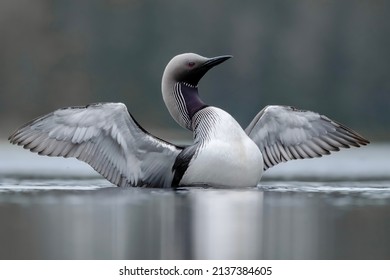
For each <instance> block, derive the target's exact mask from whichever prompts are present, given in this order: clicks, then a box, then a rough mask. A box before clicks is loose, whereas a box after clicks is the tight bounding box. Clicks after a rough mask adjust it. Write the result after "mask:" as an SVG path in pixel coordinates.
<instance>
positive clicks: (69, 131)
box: [9, 103, 182, 187]
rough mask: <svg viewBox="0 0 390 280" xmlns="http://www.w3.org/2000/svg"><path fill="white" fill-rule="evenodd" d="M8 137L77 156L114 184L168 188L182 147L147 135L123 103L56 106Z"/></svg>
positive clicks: (39, 149) (42, 150)
mask: <svg viewBox="0 0 390 280" xmlns="http://www.w3.org/2000/svg"><path fill="white" fill-rule="evenodd" d="M9 140H10V141H11V143H13V144H18V145H21V146H23V147H24V148H26V149H29V150H30V151H32V152H36V153H38V154H40V155H47V156H62V157H75V158H77V159H79V160H82V161H84V162H86V163H88V164H89V165H91V166H92V167H93V168H94V169H95V170H96V171H97V172H99V173H100V174H101V175H103V176H104V177H105V178H106V179H107V180H109V181H110V182H112V183H113V184H115V185H118V186H148V187H170V186H171V182H172V178H173V174H172V166H173V164H174V162H175V159H176V156H177V155H178V154H179V153H180V151H181V150H182V148H180V147H177V146H175V145H172V144H170V143H168V142H165V141H163V140H160V139H158V138H156V137H154V136H152V135H151V134H149V133H147V132H146V131H145V130H144V129H142V128H141V127H140V126H139V125H138V123H137V122H136V121H135V120H134V119H133V118H132V117H131V116H130V114H129V113H128V111H127V108H126V106H125V105H124V104H122V103H100V104H91V105H88V106H86V107H69V108H63V109H59V110H56V111H54V112H52V113H50V114H47V115H45V116H42V117H39V118H37V119H35V120H33V121H31V122H29V123H27V124H25V125H24V126H22V127H21V128H19V129H18V130H17V131H15V132H14V134H12V135H11V136H10V137H9Z"/></svg>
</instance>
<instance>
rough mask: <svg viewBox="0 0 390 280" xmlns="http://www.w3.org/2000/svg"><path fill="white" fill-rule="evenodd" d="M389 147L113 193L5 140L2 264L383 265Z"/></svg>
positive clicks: (0, 158)
mask: <svg viewBox="0 0 390 280" xmlns="http://www.w3.org/2000/svg"><path fill="white" fill-rule="evenodd" d="M388 155H390V146H389V145H370V146H368V147H365V148H363V149H351V150H348V151H346V152H342V153H338V154H335V155H333V156H330V157H324V158H321V159H318V160H317V159H316V160H304V161H294V162H291V163H288V164H281V165H279V166H277V167H275V168H272V169H270V170H269V172H267V174H266V175H265V176H264V178H263V181H262V182H261V183H260V184H259V186H258V187H256V188H248V189H211V188H209V189H204V188H184V189H181V190H177V191H173V190H155V189H140V188H117V187H114V186H113V185H111V184H110V183H109V182H107V181H106V180H104V179H102V178H101V177H100V176H99V175H97V174H96V173H95V172H94V171H93V170H92V169H91V168H89V167H88V166H87V165H85V164H83V163H79V162H78V161H75V160H68V159H58V158H48V157H39V156H37V155H34V154H32V153H29V152H27V151H24V150H23V149H21V148H20V147H14V146H10V145H0V258H1V259H390V238H389V236H390V160H389V159H388V158H387V157H388Z"/></svg>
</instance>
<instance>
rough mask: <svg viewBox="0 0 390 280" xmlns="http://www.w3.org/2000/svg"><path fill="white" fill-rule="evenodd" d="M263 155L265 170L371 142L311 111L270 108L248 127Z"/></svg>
mask: <svg viewBox="0 0 390 280" xmlns="http://www.w3.org/2000/svg"><path fill="white" fill-rule="evenodd" d="M245 131H246V133H247V134H248V136H249V137H250V138H251V139H252V140H253V141H254V142H255V143H256V144H257V146H258V147H259V149H260V151H261V152H262V154H263V159H264V169H268V168H270V167H272V166H274V165H276V164H278V163H280V162H284V161H288V160H293V159H304V158H314V157H321V156H323V155H328V154H330V152H333V151H339V150H340V148H349V147H351V146H354V147H360V146H362V145H367V144H368V143H369V141H368V140H367V139H365V138H364V137H362V136H360V135H359V134H358V133H356V132H355V131H353V130H352V129H350V128H348V127H346V126H344V125H342V124H340V123H338V122H336V121H333V120H331V119H329V118H328V117H326V116H323V115H320V114H318V113H315V112H311V111H303V110H298V109H296V108H293V107H287V106H267V107H265V108H264V109H263V110H261V111H260V112H259V113H258V114H257V115H256V117H255V118H254V119H253V120H252V122H251V123H250V124H249V126H248V127H247V128H246V130H245Z"/></svg>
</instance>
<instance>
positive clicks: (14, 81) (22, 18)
mask: <svg viewBox="0 0 390 280" xmlns="http://www.w3.org/2000/svg"><path fill="white" fill-rule="evenodd" d="M389 11H390V2H389V1H384V0H382V1H381V0H372V1H336V0H329V1H311V0H299V1H258V0H256V1H233V0H224V1H222V0H219V1H200V0H199V1H172V0H169V1H149V0H143V1H140V0H85V1H78V0H68V1H63V0H35V1H29V0H2V1H0V38H1V43H0V119H1V121H0V137H2V138H1V139H3V140H5V139H6V137H7V136H8V135H9V134H10V133H11V132H12V131H13V130H14V129H15V128H16V127H18V126H20V125H21V124H23V123H25V122H26V121H28V120H30V119H31V118H34V117H36V116H38V115H42V114H46V113H48V112H50V111H52V110H55V109H57V108H59V107H67V106H72V105H84V104H88V103H92V102H103V101H114V102H123V103H125V104H126V105H127V107H128V109H129V111H130V112H131V113H132V114H133V116H134V117H135V118H136V119H137V120H138V121H139V122H140V123H141V124H142V125H143V126H144V127H145V128H146V129H148V130H149V131H151V132H153V133H155V134H157V135H159V136H161V135H162V134H164V132H163V131H164V130H172V129H173V130H176V129H177V130H179V131H182V130H181V128H180V127H178V126H177V125H176V124H175V123H174V121H173V120H172V119H171V117H170V115H169V114H168V112H167V110H166V108H165V106H164V104H163V101H162V98H161V93H160V81H161V76H162V72H163V70H164V67H165V65H166V64H167V62H168V61H169V60H170V59H171V58H172V57H173V56H174V55H176V54H179V53H183V52H196V53H199V54H202V55H204V56H217V55H223V54H231V55H233V56H234V58H233V59H232V60H229V61H228V62H227V63H225V64H223V65H221V66H219V67H218V68H217V69H214V70H213V71H212V72H210V73H209V74H208V75H206V77H205V78H204V80H202V82H201V84H200V90H201V95H202V97H203V99H204V100H205V101H206V102H207V103H209V104H213V105H215V106H218V107H221V108H223V109H225V110H226V111H228V112H230V113H231V114H232V115H233V116H234V117H235V118H236V119H237V120H238V121H239V122H240V123H241V124H242V125H243V126H244V127H246V125H247V124H248V123H249V122H250V121H251V119H252V118H253V117H254V115H255V114H256V113H257V112H258V111H259V110H260V109H262V108H263V107H264V106H265V105H267V104H285V105H293V106H296V107H299V108H301V109H310V110H313V111H319V112H321V113H323V114H325V115H327V116H329V117H332V118H334V119H336V120H338V121H340V122H342V123H345V124H347V125H348V126H351V127H352V128H353V129H355V130H357V131H359V132H360V133H362V134H363V135H364V136H366V137H367V138H369V139H370V140H374V141H385V140H389V139H390V131H389V129H388V124H389V123H390V114H389V113H388V110H389V109H390V20H389V16H388V15H389ZM183 133H187V132H183ZM185 136H188V137H191V134H189V133H188V134H185Z"/></svg>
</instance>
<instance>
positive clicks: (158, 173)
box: [9, 53, 369, 188]
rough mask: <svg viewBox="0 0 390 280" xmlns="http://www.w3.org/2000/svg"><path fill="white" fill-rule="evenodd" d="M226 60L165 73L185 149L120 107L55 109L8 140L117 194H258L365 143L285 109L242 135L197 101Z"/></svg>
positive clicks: (327, 122)
mask: <svg viewBox="0 0 390 280" xmlns="http://www.w3.org/2000/svg"><path fill="white" fill-rule="evenodd" d="M231 57H232V56H230V55H224V56H217V57H213V58H207V57H203V56H200V55H198V54H194V53H185V54H180V55H177V56H175V57H174V58H172V59H171V61H170V62H169V63H168V65H167V66H166V68H165V70H164V73H163V76H162V83H161V90H162V96H163V100H164V102H165V105H166V107H167V108H168V111H169V113H170V114H171V116H172V117H173V119H174V120H175V121H176V122H177V123H178V124H179V125H180V126H182V127H184V128H186V129H188V130H190V131H192V132H193V140H194V141H193V144H191V145H188V146H179V145H174V144H172V143H169V142H167V141H164V140H162V139H160V138H158V137H155V136H154V135H152V134H150V133H149V132H147V131H146V130H145V129H144V128H142V127H141V126H140V125H139V124H138V123H137V121H136V120H135V119H134V118H133V116H132V115H131V114H130V113H129V112H128V110H127V108H126V106H125V105H124V104H122V103H95V104H90V105H87V106H83V107H81V106H80V107H67V108H62V109H58V110H56V111H54V112H52V113H49V114H47V115H44V116H41V117H38V118H36V119H34V120H32V121H30V122H28V123H26V124H25V125H23V126H22V127H21V128H19V129H18V130H16V131H15V132H14V133H13V134H12V135H11V136H10V137H9V141H10V142H11V143H12V144H17V145H21V146H23V147H24V148H25V149H29V150H30V151H32V152H35V153H38V154H39V155H46V156H56V157H65V158H67V157H74V158H77V159H79V160H81V161H83V162H86V163H88V164H89V165H90V166H91V167H92V168H94V169H95V170H96V171H97V172H98V173H100V174H101V175H102V176H104V177H105V178H106V179H107V180H108V181H110V182H111V183H113V184H114V185H117V186H120V187H125V186H131V187H151V188H171V187H172V188H177V187H182V186H211V187H225V188H226V187H256V186H257V185H258V183H259V181H260V179H261V177H262V175H263V173H264V171H266V170H267V169H268V168H270V167H272V166H275V165H277V164H279V163H281V162H286V161H289V160H294V159H305V158H314V157H321V156H322V155H327V154H330V152H332V151H338V150H339V149H340V148H349V147H350V146H355V147H360V146H362V145H367V144H368V143H369V141H368V140H366V139H365V138H364V137H362V136H360V135H359V134H358V133H356V132H355V131H353V130H351V129H350V128H348V127H346V126H344V125H342V124H340V123H338V122H336V121H334V120H331V119H329V118H328V117H326V116H324V115H321V114H318V113H315V112H312V111H305V110H299V109H296V108H294V107H291V106H278V105H272V106H266V107H265V108H264V109H262V110H261V111H260V112H259V113H258V114H257V115H256V116H255V118H254V119H253V120H252V122H251V123H250V124H249V125H248V127H247V128H246V129H245V130H244V129H243V128H242V127H241V126H240V125H239V124H238V122H237V121H236V120H235V119H234V118H233V117H232V116H231V115H230V114H229V113H227V112H225V111H224V110H222V109H219V108H217V107H214V106H210V105H207V104H205V103H204V102H203V101H202V99H201V98H200V96H199V88H198V84H199V81H200V80H201V78H202V77H203V76H204V75H205V74H206V72H208V71H209V70H210V69H211V68H213V67H214V66H216V65H219V64H221V63H222V62H224V61H226V60H227V59H229V58H231Z"/></svg>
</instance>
